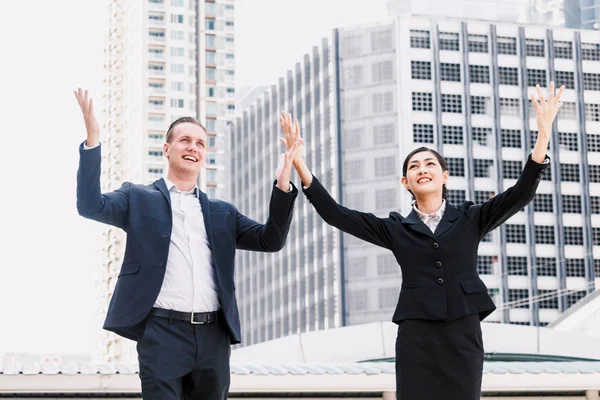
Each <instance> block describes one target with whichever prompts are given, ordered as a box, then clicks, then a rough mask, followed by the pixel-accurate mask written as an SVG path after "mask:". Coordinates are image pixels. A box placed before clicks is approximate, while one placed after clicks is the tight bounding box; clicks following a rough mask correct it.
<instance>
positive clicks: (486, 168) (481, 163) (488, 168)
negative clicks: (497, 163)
mask: <svg viewBox="0 0 600 400" xmlns="http://www.w3.org/2000/svg"><path fill="white" fill-rule="evenodd" d="M473 162H474V164H475V178H491V177H493V176H494V171H493V167H494V160H486V159H481V158H475V159H474V160H473Z"/></svg>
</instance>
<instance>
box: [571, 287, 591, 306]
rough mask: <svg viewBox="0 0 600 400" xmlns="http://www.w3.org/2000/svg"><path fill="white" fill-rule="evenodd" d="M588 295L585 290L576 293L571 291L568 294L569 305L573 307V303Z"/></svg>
mask: <svg viewBox="0 0 600 400" xmlns="http://www.w3.org/2000/svg"><path fill="white" fill-rule="evenodd" d="M586 295H587V293H586V291H585V290H581V291H579V292H575V293H569V294H568V295H567V305H568V307H571V306H572V305H573V304H575V303H577V302H578V301H579V300H581V299H583V298H584V297H585V296H586Z"/></svg>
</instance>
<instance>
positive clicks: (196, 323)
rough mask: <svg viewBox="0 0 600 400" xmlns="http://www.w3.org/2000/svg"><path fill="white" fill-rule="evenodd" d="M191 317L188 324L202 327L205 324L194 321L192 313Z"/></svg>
mask: <svg viewBox="0 0 600 400" xmlns="http://www.w3.org/2000/svg"><path fill="white" fill-rule="evenodd" d="M191 315H192V317H191V318H190V323H191V324H192V325H204V324H205V323H206V322H204V321H199V322H196V321H194V312H193V311H192V314H191Z"/></svg>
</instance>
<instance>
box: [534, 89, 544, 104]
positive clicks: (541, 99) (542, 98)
mask: <svg viewBox="0 0 600 400" xmlns="http://www.w3.org/2000/svg"><path fill="white" fill-rule="evenodd" d="M535 90H536V91H537V94H538V97H539V100H540V104H544V102H545V99H544V93H543V92H542V88H541V87H540V85H535Z"/></svg>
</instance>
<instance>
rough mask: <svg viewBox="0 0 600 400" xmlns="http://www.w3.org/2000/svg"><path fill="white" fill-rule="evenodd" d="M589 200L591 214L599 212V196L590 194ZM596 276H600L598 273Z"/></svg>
mask: <svg viewBox="0 0 600 400" xmlns="http://www.w3.org/2000/svg"><path fill="white" fill-rule="evenodd" d="M590 200H591V201H590V208H591V212H592V214H600V196H592V197H591V198H590ZM598 277H599V278H600V275H599V276H598Z"/></svg>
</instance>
